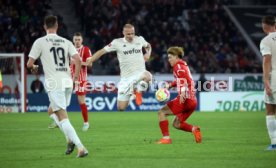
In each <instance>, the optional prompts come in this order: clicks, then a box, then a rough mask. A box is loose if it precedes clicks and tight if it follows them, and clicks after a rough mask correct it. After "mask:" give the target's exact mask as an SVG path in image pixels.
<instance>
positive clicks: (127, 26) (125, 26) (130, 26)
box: [124, 23, 134, 28]
mask: <svg viewBox="0 0 276 168" xmlns="http://www.w3.org/2000/svg"><path fill="white" fill-rule="evenodd" d="M124 28H134V26H133V25H132V24H130V23H127V24H125V25H124Z"/></svg>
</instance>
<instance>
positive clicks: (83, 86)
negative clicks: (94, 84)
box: [75, 81, 88, 96]
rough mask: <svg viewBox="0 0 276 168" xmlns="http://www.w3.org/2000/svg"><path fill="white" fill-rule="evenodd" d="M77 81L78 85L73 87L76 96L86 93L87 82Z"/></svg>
mask: <svg viewBox="0 0 276 168" xmlns="http://www.w3.org/2000/svg"><path fill="white" fill-rule="evenodd" d="M79 82H80V84H79V86H78V87H77V88H75V91H76V95H78V96H82V95H86V91H87V85H88V82H87V81H79Z"/></svg>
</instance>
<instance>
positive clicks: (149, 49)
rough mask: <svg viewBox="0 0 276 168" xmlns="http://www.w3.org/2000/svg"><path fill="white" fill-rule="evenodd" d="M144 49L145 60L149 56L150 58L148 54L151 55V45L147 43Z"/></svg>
mask: <svg viewBox="0 0 276 168" xmlns="http://www.w3.org/2000/svg"><path fill="white" fill-rule="evenodd" d="M145 50H146V53H145V54H144V59H145V61H148V60H149V58H150V55H151V45H150V44H148V45H147V46H146V47H145Z"/></svg>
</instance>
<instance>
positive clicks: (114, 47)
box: [104, 40, 117, 52]
mask: <svg viewBox="0 0 276 168" xmlns="http://www.w3.org/2000/svg"><path fill="white" fill-rule="evenodd" d="M104 50H105V51H106V52H112V51H116V50H117V43H116V40H113V41H112V42H111V43H109V44H108V45H106V46H105V47H104Z"/></svg>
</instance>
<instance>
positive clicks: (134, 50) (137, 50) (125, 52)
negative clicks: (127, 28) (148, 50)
mask: <svg viewBox="0 0 276 168" xmlns="http://www.w3.org/2000/svg"><path fill="white" fill-rule="evenodd" d="M123 53H124V54H125V55H128V54H137V53H142V49H135V48H133V49H132V50H128V51H123Z"/></svg>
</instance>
